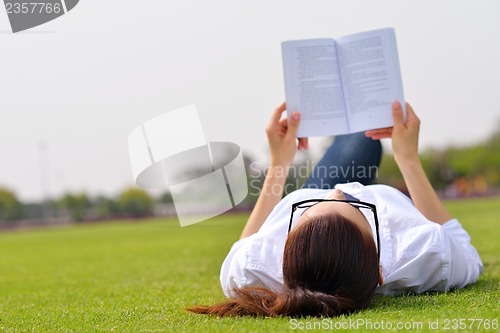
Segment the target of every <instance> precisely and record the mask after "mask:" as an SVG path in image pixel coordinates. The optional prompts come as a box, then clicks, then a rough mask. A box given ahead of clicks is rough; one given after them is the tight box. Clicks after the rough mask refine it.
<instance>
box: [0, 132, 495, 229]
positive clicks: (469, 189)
mask: <svg viewBox="0 0 500 333" xmlns="http://www.w3.org/2000/svg"><path fill="white" fill-rule="evenodd" d="M499 125H500V123H499ZM244 160H245V165H246V170H247V180H248V188H249V194H248V196H247V198H246V199H245V200H244V202H243V203H242V204H240V205H239V206H238V207H237V209H239V210H249V209H251V208H252V207H253V205H254V204H255V202H256V200H257V197H258V194H259V193H260V188H261V187H262V184H263V182H264V177H265V171H266V170H265V168H263V166H262V165H261V164H258V163H257V162H256V161H255V160H253V159H252V158H251V157H250V156H245V157H244ZM421 160H422V163H423V165H424V169H425V170H426V173H427V174H428V176H429V179H430V181H431V182H432V184H433V185H434V186H435V188H436V189H437V190H438V191H439V193H441V194H442V195H443V196H445V197H454V198H455V197H465V196H471V195H491V194H499V193H500V126H498V127H497V130H496V131H495V132H494V133H493V134H492V135H491V136H490V137H489V138H488V139H487V140H485V141H483V142H480V143H478V144H474V145H470V146H467V147H448V148H443V149H429V150H427V151H424V152H423V153H422V154H421ZM307 161H308V156H304V157H303V158H302V159H301V160H298V161H296V163H295V165H294V167H295V168H292V170H303V169H304V168H307V167H310V165H309V164H307V163H308V162H307ZM256 165H259V167H256ZM187 172H189V173H190V174H192V173H193V172H194V173H197V172H199V171H196V170H188V171H187ZM306 178H307V172H295V173H294V174H291V175H290V176H289V177H288V179H287V183H286V186H285V189H286V193H285V194H287V193H289V192H291V191H293V190H295V189H297V188H299V187H301V186H302V184H303V183H304V181H305V180H306ZM378 182H379V183H382V184H388V185H391V186H394V187H396V188H399V189H400V190H402V191H403V192H405V191H406V189H405V185H404V181H403V178H402V176H401V174H400V172H399V169H398V167H397V165H396V163H395V162H394V158H393V156H391V155H384V157H383V159H382V165H381V166H380V168H379V170H378ZM162 207H163V209H159V208H162ZM174 213H175V210H174V208H173V201H172V196H171V195H170V193H169V192H165V193H163V194H162V195H160V196H159V197H153V196H152V195H151V194H149V193H148V192H146V191H144V190H142V189H139V188H136V187H130V188H126V189H124V190H123V191H122V192H121V193H120V194H119V195H118V196H117V197H114V198H109V197H105V196H98V197H95V198H91V197H89V195H87V194H86V193H67V194H65V195H63V196H62V197H60V198H58V199H55V200H49V201H47V200H46V201H44V202H38V203H22V202H20V201H19V199H18V198H17V196H16V194H15V192H14V191H12V190H10V189H8V188H2V187H0V225H8V224H9V223H12V222H13V221H19V220H26V221H43V220H46V221H47V220H51V219H52V220H66V221H68V220H69V221H74V222H81V221H89V220H93V221H97V220H107V219H116V218H142V217H149V216H153V215H168V214H174Z"/></svg>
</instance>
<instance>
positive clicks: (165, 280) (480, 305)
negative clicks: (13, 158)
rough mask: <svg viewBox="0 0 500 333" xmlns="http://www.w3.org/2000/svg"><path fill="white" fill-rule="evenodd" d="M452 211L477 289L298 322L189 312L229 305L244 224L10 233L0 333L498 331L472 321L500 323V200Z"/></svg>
mask: <svg viewBox="0 0 500 333" xmlns="http://www.w3.org/2000/svg"><path fill="white" fill-rule="evenodd" d="M447 205H448V207H449V209H450V210H451V211H452V212H453V213H454V215H455V216H457V217H458V218H460V220H461V222H462V224H463V225H464V226H465V227H466V228H467V230H468V231H469V232H470V234H471V236H472V239H473V244H474V245H475V246H476V248H477V249H478V251H479V253H480V254H481V256H482V258H483V261H484V264H485V272H484V274H483V275H482V276H481V278H480V280H479V281H478V282H477V283H476V284H475V285H472V286H469V287H467V288H465V289H462V290H458V291H453V292H448V293H432V294H424V295H418V296H417V295H412V296H402V297H394V298H390V297H377V298H376V299H375V300H374V302H373V306H372V307H371V308H370V309H368V310H365V311H362V312H359V313H355V314H352V315H350V316H342V317H339V318H333V319H331V320H330V319H325V320H323V321H321V320H313V319H309V320H307V319H302V320H299V321H298V322H292V323H291V322H290V319H289V318H273V319H269V318H223V319H220V318H214V317H208V316H203V315H194V314H190V313H188V312H186V311H185V310H184V309H185V308H186V307H188V306H190V305H193V304H207V303H208V304H211V303H213V302H216V301H220V300H222V299H223V294H222V292H221V290H220V285H219V281H218V275H219V269H220V265H221V263H222V261H223V260H224V257H225V255H226V254H227V252H228V250H229V248H230V246H231V245H232V243H233V242H234V241H235V240H236V239H237V238H238V236H239V233H240V231H241V229H242V226H243V224H244V222H245V219H246V215H232V216H231V215H225V216H221V217H218V218H216V219H213V220H211V221H207V222H203V223H200V224H197V225H194V226H190V227H186V228H180V227H179V225H178V224H177V223H176V222H175V221H174V220H161V219H158V220H148V221H143V222H135V223H132V222H120V221H117V222H110V223H104V224H93V225H79V226H73V227H67V228H58V229H41V230H29V231H17V232H4V233H2V234H0V332H28V331H29V332H109V331H113V332H171V331H174V332H280V331H291V330H293V328H300V327H304V328H307V327H309V326H311V325H316V327H321V326H322V328H330V329H331V331H339V330H340V329H338V328H339V327H346V328H349V325H350V324H356V323H357V324H359V326H358V331H359V332H363V331H366V330H370V329H369V328H370V326H369V325H372V326H373V330H372V331H379V332H385V331H396V330H397V325H398V323H401V324H402V325H409V326H412V327H410V329H409V330H408V331H411V332H419V331H424V332H426V331H435V330H433V328H434V326H431V327H429V325H435V323H436V321H438V322H439V323H438V324H439V326H438V327H439V328H440V329H441V330H443V329H444V328H445V326H444V325H445V324H446V323H448V324H449V325H448V328H450V330H448V331H451V332H453V331H457V330H454V329H453V327H454V324H457V325H459V324H460V322H458V321H454V320H460V319H465V322H464V323H465V324H466V326H467V329H465V330H462V331H464V332H465V331H474V332H480V331H487V332H494V331H498V329H496V330H495V329H493V328H492V327H491V326H490V329H487V328H488V327H487V326H486V325H485V324H486V322H482V323H479V321H476V322H474V323H473V322H472V321H471V320H469V319H484V320H490V321H491V320H493V319H496V320H498V319H500V315H499V314H500V311H499V303H500V286H499V285H500V241H499V240H500V231H499V227H500V214H499V213H500V200H499V199H498V198H495V199H481V200H468V201H456V202H448V203H447ZM471 324H472V327H471V326H470V325H471ZM299 325H300V327H299ZM335 325H337V326H335ZM339 325H340V326H339ZM341 325H344V326H341ZM377 325H378V326H377ZM380 325H384V326H380ZM420 325H421V326H420ZM353 327H354V326H351V328H353ZM377 328H378V329H377ZM390 328H392V329H390ZM297 330H299V329H296V330H295V331H297Z"/></svg>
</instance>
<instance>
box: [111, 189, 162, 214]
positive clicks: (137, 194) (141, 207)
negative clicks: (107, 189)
mask: <svg viewBox="0 0 500 333" xmlns="http://www.w3.org/2000/svg"><path fill="white" fill-rule="evenodd" d="M154 203H155V201H154V199H153V198H152V197H151V196H150V195H149V194H148V193H147V192H146V191H144V190H141V189H139V188H128V189H125V190H124V191H123V192H122V193H121V194H120V196H119V198H118V206H119V207H120V211H121V212H122V213H123V214H124V215H126V216H130V217H145V216H150V215H152V214H153V209H154Z"/></svg>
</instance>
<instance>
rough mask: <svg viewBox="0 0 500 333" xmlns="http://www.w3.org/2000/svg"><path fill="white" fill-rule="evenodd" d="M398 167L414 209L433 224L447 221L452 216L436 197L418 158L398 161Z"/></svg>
mask: <svg viewBox="0 0 500 333" xmlns="http://www.w3.org/2000/svg"><path fill="white" fill-rule="evenodd" d="M398 166H399V169H400V170H401V174H402V175H403V178H404V180H405V183H406V186H407V187H408V191H409V192H410V196H411V199H412V201H413V204H414V205H415V207H416V208H417V209H418V210H419V211H420V212H421V213H422V214H423V215H424V216H425V217H426V218H427V219H429V220H431V221H433V222H436V223H439V224H443V223H445V222H447V221H449V220H450V219H451V218H452V216H451V214H450V213H449V212H448V210H447V209H446V208H445V207H444V205H443V203H442V202H441V200H440V199H439V197H438V196H437V194H436V191H435V190H434V188H433V187H432V184H431V182H430V181H429V178H427V175H426V174H425V172H424V169H423V167H422V163H421V162H420V159H419V158H418V156H414V157H412V158H406V159H403V160H401V161H398Z"/></svg>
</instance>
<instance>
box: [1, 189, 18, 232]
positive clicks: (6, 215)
mask: <svg viewBox="0 0 500 333" xmlns="http://www.w3.org/2000/svg"><path fill="white" fill-rule="evenodd" d="M22 212H23V209H22V205H21V203H20V202H19V201H18V200H17V197H16V195H15V194H14V192H12V191H11V190H9V189H7V188H0V223H2V222H7V221H12V220H17V219H20V218H21V217H22Z"/></svg>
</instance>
